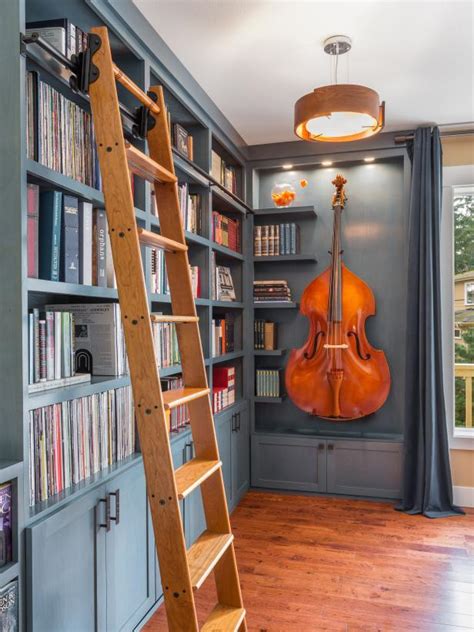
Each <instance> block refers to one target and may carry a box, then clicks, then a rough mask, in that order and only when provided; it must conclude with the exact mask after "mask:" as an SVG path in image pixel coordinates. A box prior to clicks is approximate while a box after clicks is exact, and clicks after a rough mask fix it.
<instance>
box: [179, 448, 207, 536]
mask: <svg viewBox="0 0 474 632" xmlns="http://www.w3.org/2000/svg"><path fill="white" fill-rule="evenodd" d="M194 456H195V454H194V444H193V442H192V441H191V445H190V448H189V450H188V453H187V458H186V460H187V461H188V460H189V459H191V458H193V457H194ZM184 503H185V505H186V509H185V512H186V518H187V532H186V543H187V545H188V546H191V544H192V543H193V542H194V541H195V540H196V539H197V538H198V537H199V536H200V535H201V533H202V532H203V531H204V530H205V529H206V517H205V515H204V505H203V504H202V494H201V487H198V488H197V489H195V490H194V491H193V492H191V493H190V494H189V496H187V497H186V500H185V501H184Z"/></svg>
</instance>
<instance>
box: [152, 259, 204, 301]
mask: <svg viewBox="0 0 474 632" xmlns="http://www.w3.org/2000/svg"><path fill="white" fill-rule="evenodd" d="M150 257H151V275H150V276H151V287H150V290H151V292H152V293H153V294H170V288H169V284H168V275H167V273H166V261H165V254H164V251H163V250H157V249H156V248H151V249H150ZM189 271H190V274H191V287H192V292H193V296H194V298H200V296H201V270H200V268H199V266H191V265H190V266H189Z"/></svg>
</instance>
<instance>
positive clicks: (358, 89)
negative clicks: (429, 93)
mask: <svg viewBox="0 0 474 632" xmlns="http://www.w3.org/2000/svg"><path fill="white" fill-rule="evenodd" d="M351 47H352V42H351V39H350V37H347V36H346V35H334V36H332V37H329V38H328V39H326V40H325V41H324V52H325V53H327V54H328V55H332V56H333V60H334V61H333V67H334V84H332V85H329V86H322V87H320V88H315V89H314V90H313V92H310V93H309V94H305V95H304V96H303V97H301V98H300V99H298V101H297V102H296V103H295V134H296V135H297V136H299V137H300V138H302V139H304V140H312V141H322V142H326V143H341V142H348V141H353V140H360V139H362V138H368V137H369V136H373V135H374V134H377V133H378V132H380V130H381V129H382V128H383V126H384V123H385V103H384V102H382V103H380V99H379V95H378V94H377V92H375V90H372V89H371V88H367V87H366V86H359V85H356V84H351V83H340V84H338V83H337V72H338V66H339V57H340V56H341V55H344V54H346V53H348V52H349V51H350V50H351Z"/></svg>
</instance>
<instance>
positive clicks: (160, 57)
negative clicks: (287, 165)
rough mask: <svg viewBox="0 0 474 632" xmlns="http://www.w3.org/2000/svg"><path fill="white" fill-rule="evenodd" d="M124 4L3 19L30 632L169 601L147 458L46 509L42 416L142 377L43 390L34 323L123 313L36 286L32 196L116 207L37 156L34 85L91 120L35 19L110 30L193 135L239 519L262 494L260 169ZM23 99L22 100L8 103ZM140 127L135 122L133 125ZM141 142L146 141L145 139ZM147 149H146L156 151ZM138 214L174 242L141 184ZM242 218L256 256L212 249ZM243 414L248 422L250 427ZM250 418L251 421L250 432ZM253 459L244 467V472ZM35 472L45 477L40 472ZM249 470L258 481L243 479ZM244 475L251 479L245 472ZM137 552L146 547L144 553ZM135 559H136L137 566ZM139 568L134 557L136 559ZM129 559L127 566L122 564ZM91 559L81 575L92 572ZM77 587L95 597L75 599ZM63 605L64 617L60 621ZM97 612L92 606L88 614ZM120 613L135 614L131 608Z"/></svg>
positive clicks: (178, 446) (1, 455)
mask: <svg viewBox="0 0 474 632" xmlns="http://www.w3.org/2000/svg"><path fill="white" fill-rule="evenodd" d="M116 5H117V3H116V2H112V1H109V0H68V2H67V3H64V2H61V1H60V0H11V1H10V2H8V3H6V4H5V6H4V7H2V22H1V25H0V51H1V58H2V65H1V68H0V77H1V80H2V85H4V86H8V90H6V91H4V92H3V95H4V96H2V97H1V98H0V111H1V115H2V121H3V124H4V133H3V132H2V135H1V143H2V145H1V147H2V152H1V158H0V160H1V163H2V169H1V170H0V190H1V202H2V209H3V210H2V229H1V231H0V246H1V248H0V283H1V289H2V301H1V308H0V331H2V335H1V336H0V358H1V367H0V371H1V379H0V401H1V415H0V484H1V483H3V482H4V481H12V488H13V556H12V560H11V561H10V562H9V563H8V564H7V565H5V566H2V567H0V588H2V587H3V586H5V585H6V584H8V583H9V582H10V581H13V580H16V579H17V580H19V600H20V628H19V629H28V630H44V629H48V630H51V631H53V630H58V632H59V631H61V632H66V631H67V630H77V629H81V630H82V629H83V630H86V629H87V630H89V629H100V630H102V629H106V628H107V629H110V630H119V629H130V630H131V629H134V628H135V627H137V626H139V625H140V624H141V622H142V621H144V620H145V619H146V618H147V617H148V616H150V614H151V612H153V610H154V609H155V608H156V607H157V606H158V605H159V604H160V603H161V600H162V589H161V585H160V581H159V569H158V567H157V562H156V555H155V551H154V544H153V536H152V530H151V529H150V524H151V522H150V518H149V514H148V506H147V501H146V493H145V482H144V474H143V467H142V460H141V455H140V449H139V446H138V444H137V447H136V449H135V450H134V452H133V454H131V455H129V456H127V457H126V458H124V459H123V460H119V461H117V462H115V463H113V465H110V466H109V467H106V468H103V469H101V470H100V471H99V472H96V473H95V474H93V475H90V476H89V477H87V478H86V479H85V480H81V482H78V483H77V484H72V485H70V486H68V487H67V488H66V489H63V490H62V491H61V492H59V493H48V498H47V500H43V501H38V502H33V504H31V498H30V491H31V490H30V488H31V483H30V475H31V469H32V468H31V467H30V465H31V463H32V459H33V456H32V453H31V446H30V441H29V413H30V411H32V410H35V409H38V408H41V407H47V406H51V405H63V404H64V403H65V402H68V401H70V400H77V399H78V398H83V397H88V396H92V397H93V396H97V395H98V394H100V393H104V392H106V391H113V390H115V389H121V388H123V387H127V386H129V385H130V380H129V377H128V376H127V375H121V376H92V379H91V381H90V382H89V383H86V384H78V385H73V386H67V387H63V388H56V389H52V390H47V391H42V392H39V393H31V394H29V393H28V378H29V371H28V355H29V340H28V317H27V315H28V312H29V311H30V310H31V309H32V308H34V307H41V306H44V305H48V304H50V305H55V304H68V303H83V302H85V303H91V302H92V303H104V302H105V303H108V302H116V301H117V300H118V295H117V290H116V289H115V288H114V287H98V286H96V285H81V284H77V283H66V282H62V281H51V280H46V279H40V278H29V277H28V274H27V253H28V250H27V248H28V244H27V195H26V193H27V184H28V183H33V184H36V185H38V186H39V188H40V190H50V189H54V190H57V191H60V192H62V193H63V194H69V195H72V196H74V197H76V198H78V199H79V200H82V201H84V202H90V203H92V205H93V206H94V207H96V208H103V207H104V197H103V193H102V192H101V191H100V190H98V189H96V188H94V187H91V186H88V185H86V184H83V183H81V182H79V181H78V180H75V179H73V178H71V177H68V176H67V175H64V174H63V173H60V172H59V171H58V170H55V169H52V168H49V167H48V166H45V165H44V164H41V163H40V162H39V161H38V160H35V159H33V158H32V157H31V156H30V157H29V156H28V155H27V152H26V136H27V126H26V123H25V122H26V117H27V109H26V97H27V94H26V88H25V85H26V76H27V73H28V72H31V71H33V72H35V73H38V76H39V78H40V79H41V81H43V82H45V83H46V84H48V85H50V86H52V87H53V88H54V89H55V90H57V91H58V92H59V93H60V94H61V95H63V96H64V97H66V98H67V99H69V100H71V101H72V102H74V103H75V104H77V105H78V106H79V107H81V108H83V109H84V110H85V111H88V110H89V103H88V98H87V95H83V94H80V93H74V92H72V90H71V89H70V87H69V72H68V71H65V70H64V68H62V67H61V66H60V65H59V64H58V63H56V62H55V61H54V60H52V59H51V58H50V57H49V56H48V55H47V54H45V53H44V51H43V50H42V49H41V48H40V47H38V46H35V45H28V46H27V47H26V46H21V47H20V33H23V32H24V31H25V24H26V23H27V22H31V21H43V20H52V19H55V18H67V19H69V20H70V22H71V23H72V24H75V25H76V26H78V27H79V28H80V29H82V30H83V31H84V32H87V31H88V30H90V28H91V27H93V26H97V25H104V24H105V25H106V26H107V27H108V28H109V31H110V36H111V46H112V51H113V55H114V60H115V62H116V63H117V65H118V66H119V67H120V68H122V69H123V70H124V71H125V72H126V73H127V75H128V76H129V77H131V78H132V80H133V81H135V82H136V83H137V84H138V85H139V86H140V87H141V88H142V89H143V90H145V91H146V90H147V89H148V87H149V86H151V85H156V84H159V85H163V86H164V91H165V99H166V103H167V106H168V110H169V114H170V119H171V124H172V125H173V126H174V125H175V124H177V125H179V126H181V128H183V129H184V130H186V132H187V133H188V134H189V135H191V136H192V138H193V141H192V154H191V155H187V156H186V155H183V153H180V151H179V150H178V149H177V148H175V149H173V158H174V163H175V169H176V173H177V175H178V179H179V183H180V184H183V183H186V185H187V187H188V192H189V194H191V195H198V196H199V198H200V213H201V222H200V230H199V232H198V233H197V232H191V231H186V233H185V235H186V242H187V244H188V246H189V258H190V264H191V265H192V266H195V267H196V268H199V273H200V288H201V292H200V296H199V298H196V301H195V302H196V307H197V312H198V315H199V317H200V333H201V339H202V344H203V349H204V356H205V365H206V367H207V371H208V381H209V385H210V387H211V388H212V386H213V379H212V376H213V369H214V367H220V366H234V367H235V369H236V381H237V385H236V402H235V404H233V405H232V406H231V407H229V408H228V409H226V410H223V411H221V412H219V413H218V414H216V415H215V424H216V432H217V437H218V441H219V446H220V450H221V458H222V460H223V463H224V474H225V479H226V481H225V482H226V490H227V493H228V501H229V504H230V506H231V508H232V507H234V506H235V505H236V504H237V503H238V501H239V499H240V497H241V496H242V494H243V493H245V491H246V489H247V488H248V485H249V465H248V463H249V423H248V414H249V406H248V401H249V396H250V393H251V392H252V389H253V380H252V379H251V372H250V363H251V361H252V346H251V341H249V340H248V338H246V337H245V336H244V331H245V330H247V328H248V327H250V324H248V323H247V319H251V318H252V311H251V309H246V308H250V306H251V292H249V291H248V288H249V287H250V286H251V274H252V264H251V257H252V253H251V249H250V248H249V245H250V243H251V233H250V232H248V231H249V226H248V215H249V212H250V209H249V207H248V205H247V204H246V199H247V198H246V191H245V179H244V169H245V165H246V156H245V147H244V145H245V143H244V142H243V140H242V139H241V138H240V136H239V135H238V133H237V132H236V131H235V130H234V129H233V128H232V126H231V125H230V123H229V122H228V121H227V120H226V119H225V118H224V117H223V116H222V115H221V114H220V113H219V112H218V110H217V108H216V107H215V106H214V104H213V103H212V102H211V101H210V100H209V99H208V98H207V97H206V95H205V94H204V93H203V92H202V90H201V89H200V88H199V86H198V85H197V84H196V82H195V81H194V79H193V78H192V77H191V76H190V75H189V73H187V71H186V70H185V69H184V67H183V66H182V65H181V64H180V63H179V62H178V60H177V59H176V58H175V57H174V56H173V55H172V53H171V52H170V51H169V49H167V47H166V45H165V44H164V42H163V41H162V40H161V39H160V38H159V36H158V35H157V34H156V33H155V32H154V31H152V29H151V27H150V26H149V24H148V23H147V22H146V20H145V19H144V18H143V17H142V15H141V14H140V13H139V11H138V10H137V9H136V8H135V6H134V5H133V3H132V2H131V1H130V2H128V0H125V1H124V2H121V3H120V8H118V7H117V6H116ZM118 89H119V98H120V100H121V102H122V103H123V105H124V106H125V107H126V108H128V109H129V110H131V111H134V108H135V107H136V106H138V105H139V104H138V103H135V102H134V100H133V98H132V97H131V96H130V94H129V93H128V92H126V91H124V90H122V88H121V86H119V87H118ZM7 94H8V98H7ZM124 121H125V124H126V129H127V124H128V123H127V121H126V120H125V119H124ZM129 139H131V137H130V136H129ZM131 140H132V142H133V143H134V144H135V145H136V146H137V147H138V148H140V149H141V150H145V149H146V143H145V141H144V140H142V139H137V138H133V139H131ZM212 151H215V152H218V153H220V155H221V157H222V158H223V159H224V160H225V162H226V164H228V165H232V169H233V171H234V173H235V174H236V175H235V178H234V181H235V186H236V188H235V189H234V190H233V191H228V190H227V189H226V188H225V187H224V186H222V185H221V184H220V183H219V182H218V181H216V178H215V177H214V176H213V175H211V152H212ZM134 198H135V216H136V220H137V223H138V224H139V225H140V226H141V227H143V228H146V229H148V230H152V231H159V221H158V218H157V217H156V215H155V213H154V208H153V200H152V191H151V187H150V186H149V184H148V183H146V182H144V181H142V180H140V179H138V178H135V181H134ZM213 211H218V212H219V213H221V214H223V215H225V216H228V217H230V218H232V219H234V220H238V222H239V225H240V229H239V230H240V231H241V236H240V244H241V251H240V252H236V251H235V250H232V249H231V248H228V247H226V246H224V245H219V244H217V243H214V241H213V240H212V224H211V222H212V212H213ZM213 259H215V263H216V265H217V266H225V267H227V268H229V269H230V271H231V273H232V277H233V281H234V287H235V292H236V300H235V301H232V302H229V301H222V300H217V299H214V298H213V297H212V292H211V285H212V279H211V274H212V260H213ZM143 264H144V265H143V267H144V275H145V280H146V282H147V286H148V287H149V288H150V294H149V301H150V308H151V311H154V312H162V313H169V312H170V310H171V301H170V297H169V295H167V294H163V293H155V292H153V291H152V289H151V275H152V270H151V261H150V258H149V256H148V252H146V251H145V250H144V252H143ZM229 312H230V313H232V315H233V318H232V321H233V323H234V326H235V335H234V348H233V350H232V351H230V352H227V353H224V354H222V355H218V356H214V357H213V356H212V353H211V348H210V344H211V327H212V321H213V318H221V317H223V316H224V315H225V314H226V313H229ZM180 372H181V366H180V365H173V366H168V367H166V368H163V369H161V371H160V374H161V376H162V377H163V378H169V377H173V376H176V375H179V374H180ZM237 414H238V415H239V419H241V420H242V421H241V422H240V423H239V424H238V426H239V430H238V431H237V423H236V422H235V419H236V418H237ZM246 419H247V421H245V420H246ZM171 449H172V452H173V457H174V460H175V464H176V466H179V465H181V464H182V463H183V462H185V461H186V460H188V459H189V458H191V456H192V451H193V446H192V438H191V434H190V431H189V428H188V427H187V428H183V429H181V430H180V431H179V432H175V433H172V435H171ZM239 460H241V461H242V462H243V464H244V466H243V467H242V465H240V466H238V462H239ZM33 469H34V468H33ZM245 471H246V472H247V474H246V475H245V476H244V477H243V478H242V472H244V473H245ZM236 472H237V474H236ZM117 489H119V490H120V512H121V519H120V521H119V522H118V523H117V524H115V523H112V524H113V526H112V528H111V530H110V532H108V531H106V530H105V529H104V528H102V527H100V525H101V524H102V522H103V518H104V514H103V509H104V507H105V504H104V502H102V501H103V500H104V499H106V500H107V503H108V502H109V500H110V498H111V494H112V493H115V491H116V490H117ZM183 521H184V523H185V532H186V538H187V540H188V541H189V543H191V542H192V541H193V540H194V539H195V538H196V537H197V536H198V535H199V534H200V532H201V531H202V530H203V528H204V523H203V511H202V504H201V500H200V492H199V496H198V495H197V494H193V495H191V496H190V498H189V499H187V500H186V501H185V503H184V504H183ZM131 541H134V542H137V546H135V545H134V546H133V547H130V546H129V544H127V543H129V542H131ZM132 550H133V551H134V553H133V556H132ZM132 558H133V559H132ZM119 559H121V560H123V566H121V567H117V565H116V560H119ZM78 560H81V563H80V564H78V563H77V561H78ZM75 591H77V593H78V594H80V595H81V599H80V600H77V601H76V600H74V598H73V594H74V592H75ZM53 596H54V603H55V604H56V605H55V606H54V611H55V617H54V620H53V619H52V618H51V614H50V612H51V608H53V605H52V602H49V601H48V600H49V599H50V598H51V599H52V598H53ZM79 602H81V603H79ZM112 603H113V604H119V603H122V604H123V607H115V605H114V606H112Z"/></svg>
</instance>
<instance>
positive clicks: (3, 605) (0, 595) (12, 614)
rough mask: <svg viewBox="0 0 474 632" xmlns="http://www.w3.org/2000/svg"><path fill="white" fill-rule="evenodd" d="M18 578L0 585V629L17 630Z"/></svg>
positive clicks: (4, 631) (15, 631)
mask: <svg viewBox="0 0 474 632" xmlns="http://www.w3.org/2000/svg"><path fill="white" fill-rule="evenodd" d="M18 603H19V600H18V580H17V579H14V580H13V581H11V582H9V583H8V584H6V585H5V586H1V587H0V630H1V631H2V632H18V630H19V629H20V628H19V622H18Z"/></svg>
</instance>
